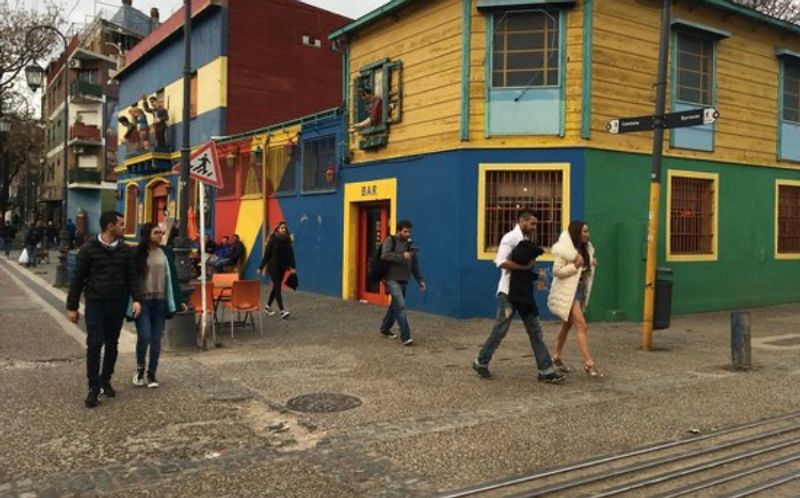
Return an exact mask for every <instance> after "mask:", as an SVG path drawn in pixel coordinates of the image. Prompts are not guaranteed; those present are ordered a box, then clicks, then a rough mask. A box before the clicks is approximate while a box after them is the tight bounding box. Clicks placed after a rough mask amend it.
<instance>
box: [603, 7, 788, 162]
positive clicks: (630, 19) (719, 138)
mask: <svg viewBox="0 0 800 498" xmlns="http://www.w3.org/2000/svg"><path fill="white" fill-rule="evenodd" d="M595 2H596V3H595V11H594V38H593V43H594V50H593V53H594V56H593V61H592V64H593V68H592V72H593V75H592V76H593V79H592V138H591V140H590V141H588V145H590V146H592V147H598V148H604V149H615V150H625V151H635V152H643V153H648V152H650V151H651V150H652V133H628V134H624V135H616V136H614V135H609V134H608V133H607V132H606V131H605V125H606V122H607V121H608V120H609V119H612V118H617V117H623V116H639V115H646V114H652V112H653V106H654V103H655V90H654V87H653V85H654V83H655V79H656V78H655V74H656V70H657V59H658V38H659V22H660V21H659V16H660V13H659V9H657V8H647V7H644V6H642V5H641V4H640V3H639V2H637V1H636V0H595ZM690 4H691V2H679V3H677V5H675V7H674V11H673V17H679V18H681V19H686V20H689V21H692V22H695V23H700V24H704V25H707V26H712V27H715V28H718V29H721V30H724V31H728V32H730V33H731V37H730V38H726V39H723V40H720V41H719V42H718V43H717V46H716V49H717V72H716V86H717V108H718V110H719V112H720V116H721V117H720V120H719V121H718V123H717V127H716V132H715V137H714V146H715V150H714V151H713V152H699V151H690V150H685V149H671V148H670V147H669V140H668V138H669V134H668V133H667V136H666V137H665V142H664V143H665V149H664V150H665V153H666V154H667V155H670V156H675V157H689V158H698V159H705V160H715V161H725V162H733V163H742V164H758V165H778V164H779V162H778V161H777V146H778V145H777V136H778V132H777V123H778V88H779V86H778V76H779V60H778V58H777V57H776V56H775V48H776V47H784V48H789V49H791V50H795V51H797V50H800V37H798V36H797V35H791V34H789V33H786V32H785V31H780V30H776V29H774V28H771V27H768V26H765V25H763V24H757V23H754V22H752V21H749V20H747V19H745V18H742V17H740V16H731V15H726V14H725V13H724V12H721V11H719V10H716V9H711V8H707V7H698V6H696V5H694V6H692V5H690ZM670 81H671V75H670ZM668 95H669V94H668ZM669 103H670V97H668V99H667V105H668V106H669ZM668 110H669V109H668ZM780 165H782V166H788V167H794V166H792V164H791V163H788V162H783V163H780Z"/></svg>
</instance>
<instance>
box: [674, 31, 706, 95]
mask: <svg viewBox="0 0 800 498" xmlns="http://www.w3.org/2000/svg"><path fill="white" fill-rule="evenodd" d="M677 68H678V74H677V99H678V100H679V101H681V102H687V103H691V104H698V105H711V104H712V103H713V102H712V100H713V99H712V88H713V85H714V41H713V40H711V39H709V38H703V37H700V36H694V35H690V34H687V33H680V34H679V35H678V64H677Z"/></svg>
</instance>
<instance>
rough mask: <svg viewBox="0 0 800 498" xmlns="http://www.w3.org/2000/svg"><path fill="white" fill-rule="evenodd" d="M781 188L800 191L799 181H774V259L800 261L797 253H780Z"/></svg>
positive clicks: (799, 253) (799, 252) (799, 255)
mask: <svg viewBox="0 0 800 498" xmlns="http://www.w3.org/2000/svg"><path fill="white" fill-rule="evenodd" d="M781 187H788V188H797V189H800V180H775V215H774V216H775V246H774V247H775V259H778V260H781V259H795V260H796V259H800V251H798V252H780V251H779V247H780V190H781Z"/></svg>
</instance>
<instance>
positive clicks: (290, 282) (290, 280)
mask: <svg viewBox="0 0 800 498" xmlns="http://www.w3.org/2000/svg"><path fill="white" fill-rule="evenodd" d="M285 283H286V287H289V288H290V289H292V290H297V287H298V286H299V285H300V280H299V279H298V278H297V272H294V273H290V274H289V276H288V277H286V282H285Z"/></svg>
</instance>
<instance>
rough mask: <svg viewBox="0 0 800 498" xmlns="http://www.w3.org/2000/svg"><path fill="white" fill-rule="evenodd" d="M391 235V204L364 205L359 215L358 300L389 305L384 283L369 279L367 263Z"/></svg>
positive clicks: (360, 208)
mask: <svg viewBox="0 0 800 498" xmlns="http://www.w3.org/2000/svg"><path fill="white" fill-rule="evenodd" d="M387 235H389V204H388V203H376V204H364V205H362V206H360V207H359V213H358V251H357V256H356V257H357V258H358V260H357V261H356V268H357V269H358V272H357V273H358V275H357V277H356V278H357V279H358V299H360V300H362V301H367V302H370V303H373V304H380V305H384V306H385V305H388V304H389V296H388V295H387V294H386V292H384V285H383V283H380V282H379V283H374V282H370V281H369V279H367V262H368V261H369V258H370V257H371V256H372V255H373V254H375V251H377V250H378V247H379V246H380V244H381V243H382V242H383V239H385V238H386V236H387Z"/></svg>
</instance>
